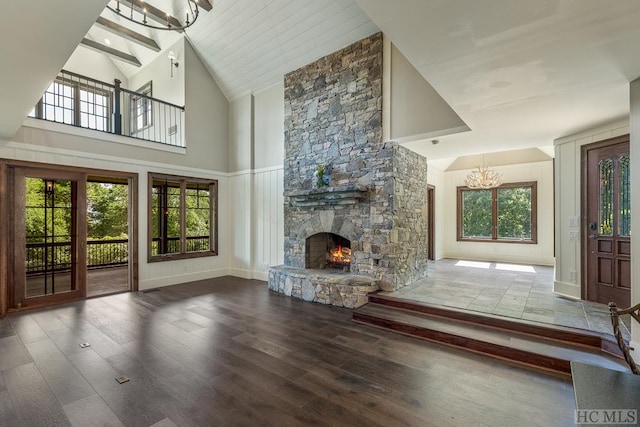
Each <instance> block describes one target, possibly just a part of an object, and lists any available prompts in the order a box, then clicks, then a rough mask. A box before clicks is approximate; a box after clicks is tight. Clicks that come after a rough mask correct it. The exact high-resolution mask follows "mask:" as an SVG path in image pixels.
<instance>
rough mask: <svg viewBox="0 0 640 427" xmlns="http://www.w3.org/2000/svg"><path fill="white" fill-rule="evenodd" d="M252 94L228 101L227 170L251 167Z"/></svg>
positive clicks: (235, 170) (241, 169)
mask: <svg viewBox="0 0 640 427" xmlns="http://www.w3.org/2000/svg"><path fill="white" fill-rule="evenodd" d="M253 125H254V117H253V95H252V94H248V95H245V96H242V97H240V98H238V99H235V100H233V101H231V102H230V103H229V136H230V140H231V144H230V145H229V159H228V163H229V171H230V172H237V171H247V170H250V169H253V141H254V133H253Z"/></svg>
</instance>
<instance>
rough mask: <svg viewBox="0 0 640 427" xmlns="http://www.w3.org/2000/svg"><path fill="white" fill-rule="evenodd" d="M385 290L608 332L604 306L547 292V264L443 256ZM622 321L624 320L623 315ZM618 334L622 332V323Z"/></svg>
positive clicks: (550, 283)
mask: <svg viewBox="0 0 640 427" xmlns="http://www.w3.org/2000/svg"><path fill="white" fill-rule="evenodd" d="M386 294H388V295H392V296H395V297H398V298H407V299H412V300H416V301H422V302H426V303H429V304H438V305H443V306H447V307H455V308H460V309H465V310H472V311H478V312H482V313H490V314H494V315H499V316H505V317H512V318H515V319H524V320H529V321H534V322H541V323H550V324H554V325H561V326H568V327H572V328H580V329H587V330H591V331H596V332H604V333H608V334H612V333H613V331H612V327H611V320H610V318H609V308H608V307H607V306H606V305H604V304H598V303H593V302H589V301H579V300H573V299H570V298H565V297H562V296H559V295H556V294H554V293H553V267H546V266H538V265H519V264H506V263H493V262H478V261H464V260H453V259H443V260H439V261H435V262H430V263H429V277H427V278H426V279H423V280H420V281H418V282H416V283H414V284H412V285H410V286H407V287H405V288H402V289H400V290H398V291H395V292H386ZM623 320H624V319H623ZM625 323H627V324H628V320H626V322H625ZM623 333H624V334H625V336H626V337H628V330H627V329H626V328H625V327H623Z"/></svg>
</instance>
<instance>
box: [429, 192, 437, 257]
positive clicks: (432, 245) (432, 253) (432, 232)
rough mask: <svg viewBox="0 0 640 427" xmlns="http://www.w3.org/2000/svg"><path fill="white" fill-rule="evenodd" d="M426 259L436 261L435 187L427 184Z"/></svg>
mask: <svg viewBox="0 0 640 427" xmlns="http://www.w3.org/2000/svg"><path fill="white" fill-rule="evenodd" d="M427 215H428V218H427V239H429V240H428V241H427V259H428V260H431V261H435V259H436V224H435V221H436V220H435V217H436V187H435V185H431V184H427Z"/></svg>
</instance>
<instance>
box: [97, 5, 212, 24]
mask: <svg viewBox="0 0 640 427" xmlns="http://www.w3.org/2000/svg"><path fill="white" fill-rule="evenodd" d="M183 1H184V2H186V5H185V6H186V7H187V10H188V12H187V15H186V19H185V20H184V22H181V21H180V20H178V19H177V18H175V17H173V16H171V15H170V14H169V13H168V12H163V11H161V10H160V9H157V8H156V7H154V6H152V5H150V4H147V3H145V1H144V0H116V7H115V8H114V7H113V6H111V5H110V4H109V5H107V9H109V10H110V11H112V12H113V13H115V14H117V15H118V16H121V17H123V18H124V19H126V20H128V21H131V22H134V23H136V24H138V25H142V26H145V27H148V28H153V29H154V30H173V31H182V30H184V29H186V28H189V27H190V26H192V25H193V24H194V23H195V22H196V19H198V15H199V14H200V11H199V9H198V0H183ZM147 18H148V19H147Z"/></svg>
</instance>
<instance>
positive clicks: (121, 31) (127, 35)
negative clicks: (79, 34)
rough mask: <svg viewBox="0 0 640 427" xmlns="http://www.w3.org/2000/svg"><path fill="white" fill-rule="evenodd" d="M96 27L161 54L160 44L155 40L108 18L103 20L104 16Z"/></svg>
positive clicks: (99, 18)
mask: <svg viewBox="0 0 640 427" xmlns="http://www.w3.org/2000/svg"><path fill="white" fill-rule="evenodd" d="M96 25H98V26H99V27H100V28H102V29H104V30H106V31H109V32H110V33H112V34H115V35H116V36H119V37H122V38H123V39H126V40H129V41H130V42H133V43H136V44H138V45H140V46H143V47H146V48H147V49H151V50H153V51H155V52H160V46H158V43H156V42H155V40H153V39H151V38H149V37H147V36H143V35H142V34H140V33H136V32H135V31H133V30H130V29H129V28H127V27H123V26H122V25H120V24H118V23H117V22H113V21H110V20H108V19H106V18H103V17H102V16H98V19H97V20H96Z"/></svg>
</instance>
